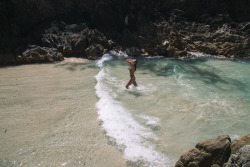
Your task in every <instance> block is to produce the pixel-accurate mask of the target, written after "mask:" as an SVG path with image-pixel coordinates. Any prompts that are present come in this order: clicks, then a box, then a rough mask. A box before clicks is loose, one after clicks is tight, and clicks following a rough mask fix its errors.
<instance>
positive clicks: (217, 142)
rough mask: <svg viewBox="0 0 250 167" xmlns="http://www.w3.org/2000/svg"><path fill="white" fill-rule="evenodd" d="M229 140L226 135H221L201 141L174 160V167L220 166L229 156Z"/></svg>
mask: <svg viewBox="0 0 250 167" xmlns="http://www.w3.org/2000/svg"><path fill="white" fill-rule="evenodd" d="M230 143H231V140H230V138H229V136H228V135H221V136H218V137H216V138H214V139H210V140H206V141H202V142H200V143H198V144H197V145H196V146H195V148H193V149H191V150H189V152H187V153H186V154H184V155H182V156H181V157H180V159H179V160H178V161H177V162H176V164H175V167H188V166H197V167H198V166H203V167H210V166H212V165H214V166H215V165H217V166H222V165H223V164H224V163H226V162H227V161H228V158H229V156H230V152H231V148H230Z"/></svg>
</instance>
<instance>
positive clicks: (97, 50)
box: [86, 44, 104, 60]
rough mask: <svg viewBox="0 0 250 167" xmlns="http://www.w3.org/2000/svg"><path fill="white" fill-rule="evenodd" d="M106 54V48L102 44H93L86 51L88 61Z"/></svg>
mask: <svg viewBox="0 0 250 167" xmlns="http://www.w3.org/2000/svg"><path fill="white" fill-rule="evenodd" d="M103 54H104V47H103V46H102V45H100V44H92V45H90V46H89V47H88V48H87V49H86V56H87V58H88V59H91V60H96V59H98V58H99V57H101V56H102V55H103Z"/></svg>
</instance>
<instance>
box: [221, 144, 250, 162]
mask: <svg viewBox="0 0 250 167" xmlns="http://www.w3.org/2000/svg"><path fill="white" fill-rule="evenodd" d="M248 166H250V145H245V146H243V147H241V148H240V149H239V150H238V151H237V152H236V153H235V154H232V155H231V157H230V159H229V161H228V162H227V163H226V164H225V165H224V166H223V167H248Z"/></svg>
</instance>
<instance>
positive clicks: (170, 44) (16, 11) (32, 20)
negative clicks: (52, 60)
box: [0, 0, 250, 64]
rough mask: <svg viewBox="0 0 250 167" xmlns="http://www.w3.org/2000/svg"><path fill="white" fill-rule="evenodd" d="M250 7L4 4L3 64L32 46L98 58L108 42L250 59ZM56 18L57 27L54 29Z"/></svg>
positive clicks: (6, 0) (133, 49) (201, 2)
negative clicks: (109, 40)
mask: <svg viewBox="0 0 250 167" xmlns="http://www.w3.org/2000/svg"><path fill="white" fill-rule="evenodd" d="M249 5H250V2H249V0H241V1H232V0H212V1H211V0H166V1H162V0H155V1H149V0H133V1H131V0H121V1H113V0H106V1H102V0H98V1H97V0H92V1H88V0H61V1H56V0H40V1H37V0H22V1H20V0H2V1H1V2H0V19H1V22H0V27H1V29H0V63H1V64H9V63H11V62H15V57H17V55H20V54H21V53H22V52H23V51H24V50H26V48H27V46H28V45H38V46H41V47H44V46H45V47H53V48H56V49H58V51H59V52H61V53H62V54H63V56H77V57H86V58H88V57H90V58H91V59H92V58H94V57H99V55H95V56H93V55H92V54H93V53H98V54H100V53H101V52H100V51H101V50H102V47H103V48H104V51H105V50H106V49H110V47H111V45H110V43H109V42H108V41H107V39H111V40H112V41H113V44H116V46H117V48H121V49H123V50H126V49H127V50H128V51H129V52H130V53H131V54H132V55H138V54H144V55H148V54H149V55H163V56H168V57H183V56H187V54H188V52H204V53H207V54H213V55H223V56H225V57H250V42H249V41H250V35H249V34H250V22H249V21H250V13H249V12H248V11H249ZM53 20H56V21H57V23H53V24H52V25H50V24H51V22H52V21H53ZM61 21H63V22H65V23H66V24H65V23H62V22H61ZM59 22H61V23H59ZM83 23H84V24H83ZM44 31H45V32H44ZM105 38H106V39H105ZM97 44H98V45H97ZM113 44H112V46H114V45H113ZM100 45H101V46H102V47H100ZM97 46H98V47H97ZM93 47H94V48H95V49H94V50H95V51H91V50H93ZM87 48H89V49H88V52H86V49H87ZM97 50H98V51H97ZM89 51H91V56H89V55H88V54H90V52H89Z"/></svg>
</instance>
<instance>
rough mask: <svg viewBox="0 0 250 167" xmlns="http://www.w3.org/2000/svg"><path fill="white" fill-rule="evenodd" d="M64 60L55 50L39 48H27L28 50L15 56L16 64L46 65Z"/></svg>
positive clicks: (33, 46)
mask: <svg viewBox="0 0 250 167" xmlns="http://www.w3.org/2000/svg"><path fill="white" fill-rule="evenodd" d="M63 59H64V58H63V56H62V54H61V53H60V52H58V51H57V49H55V48H47V47H40V46H35V45H32V46H29V48H28V49H27V50H26V51H25V52H23V53H22V54H21V55H19V56H17V63H18V64H30V63H47V62H54V61H62V60H63Z"/></svg>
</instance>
